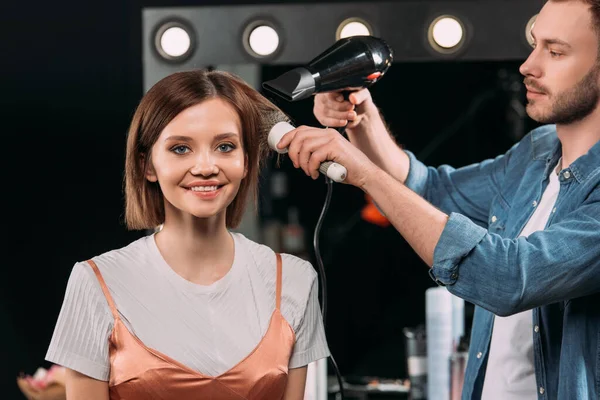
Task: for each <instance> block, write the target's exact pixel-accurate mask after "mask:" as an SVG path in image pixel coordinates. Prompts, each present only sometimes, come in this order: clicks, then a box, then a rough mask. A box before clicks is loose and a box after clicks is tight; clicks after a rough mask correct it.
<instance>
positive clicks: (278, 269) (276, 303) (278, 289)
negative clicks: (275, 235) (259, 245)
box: [275, 253, 282, 310]
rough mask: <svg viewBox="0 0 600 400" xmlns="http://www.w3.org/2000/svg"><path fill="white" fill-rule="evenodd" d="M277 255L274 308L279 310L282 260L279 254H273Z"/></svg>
mask: <svg viewBox="0 0 600 400" xmlns="http://www.w3.org/2000/svg"><path fill="white" fill-rule="evenodd" d="M275 255H276V256H277V286H276V289H275V292H276V295H275V296H276V298H275V308H276V309H278V310H279V307H281V270H282V268H281V267H282V261H281V254H279V253H276V254H275Z"/></svg>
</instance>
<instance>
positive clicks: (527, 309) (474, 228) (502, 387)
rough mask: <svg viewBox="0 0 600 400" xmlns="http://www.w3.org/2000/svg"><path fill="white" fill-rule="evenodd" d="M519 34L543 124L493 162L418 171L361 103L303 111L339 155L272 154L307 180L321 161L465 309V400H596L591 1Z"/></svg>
mask: <svg viewBox="0 0 600 400" xmlns="http://www.w3.org/2000/svg"><path fill="white" fill-rule="evenodd" d="M532 34H533V36H534V38H535V48H534V50H533V51H532V53H531V55H530V56H529V58H528V59H527V60H526V61H525V63H524V64H523V65H522V66H521V68H520V72H521V73H522V74H523V75H524V76H525V79H524V83H525V86H526V88H527V99H528V105H527V112H528V114H529V116H530V117H531V118H533V119H534V120H536V121H538V122H540V123H542V124H546V125H543V126H541V127H540V128H538V129H535V130H534V131H532V132H530V133H529V134H528V135H527V136H526V137H525V138H524V139H523V140H521V141H520V142H519V143H518V144H516V145H515V146H513V147H512V148H511V149H510V150H509V151H508V152H507V153H506V154H504V155H502V156H499V157H497V158H496V159H493V160H486V161H483V162H481V163H479V164H476V165H471V166H467V167H464V168H460V169H456V170H455V169H453V168H450V167H448V166H442V167H439V168H438V169H434V168H428V167H425V166H424V165H423V164H422V163H420V162H419V161H418V160H416V159H415V157H414V155H413V154H412V153H410V152H409V151H404V150H402V149H401V148H399V147H398V146H397V145H396V144H395V142H394V141H393V139H392V138H391V136H390V135H389V134H388V133H387V131H386V128H385V124H384V122H383V121H382V119H381V117H380V115H379V113H378V111H377V108H376V107H375V105H374V104H373V102H372V100H371V97H370V94H369V93H368V91H366V90H362V91H359V92H356V93H353V94H352V95H351V96H350V102H348V101H344V100H343V98H340V96H339V94H327V95H325V94H321V95H318V96H317V97H316V98H315V109H314V111H315V115H316V116H317V118H318V119H319V121H320V122H321V123H322V124H323V125H324V126H330V127H333V126H343V125H344V124H346V122H348V126H347V130H346V131H347V133H348V137H349V139H350V142H351V143H350V142H348V141H346V140H345V139H343V138H342V137H341V136H340V135H339V134H337V132H335V131H334V130H332V129H326V130H322V129H316V128H310V127H299V128H297V129H295V130H294V131H292V132H290V133H288V134H287V135H286V136H284V137H283V138H282V140H281V142H280V144H279V146H280V147H286V146H289V155H290V158H291V160H292V162H293V163H294V165H295V166H296V167H299V168H302V169H303V170H304V171H305V172H306V173H307V174H308V175H310V176H312V177H313V178H315V179H316V177H317V176H318V166H319V164H320V163H321V162H322V161H324V160H332V161H336V162H338V163H340V164H342V165H344V166H346V168H347V169H348V177H347V183H350V184H352V185H355V186H357V187H360V188H361V189H363V190H364V191H365V192H367V193H368V194H369V195H371V197H372V198H373V199H374V201H376V202H377V204H378V206H379V207H380V208H381V210H382V211H383V212H384V213H385V214H386V216H387V218H388V219H389V220H390V221H391V222H392V224H393V225H394V226H395V228H396V229H397V230H398V231H399V232H400V233H401V234H402V235H403V236H404V238H405V239H406V240H407V241H408V243H409V244H410V245H411V246H412V247H413V249H414V250H415V251H416V252H417V254H419V256H420V257H421V258H422V259H423V260H424V261H425V262H426V263H427V265H429V266H430V275H431V276H432V278H433V279H434V280H435V281H436V282H437V283H438V284H440V285H445V286H446V287H447V289H448V290H449V291H450V292H452V293H453V294H455V295H457V296H459V297H462V298H464V299H465V300H467V301H470V302H472V303H474V304H475V305H476V306H477V308H476V311H475V316H474V320H473V331H472V335H471V343H470V349H469V362H468V366H467V371H466V377H465V383H464V387H463V398H465V399H471V398H473V399H479V398H483V399H485V400H487V399H510V400H512V399H533V398H536V397H537V398H539V399H598V398H599V397H600V395H599V390H600V105H599V95H600V61H599V60H600V54H599V47H600V41H599V37H600V0H560V1H559V0H550V1H548V2H547V3H546V4H545V5H544V7H543V8H542V10H541V11H540V13H539V15H538V17H537V20H536V23H535V26H534V28H533V30H532ZM548 124H552V125H548ZM357 148H358V149H357ZM359 149H360V150H359Z"/></svg>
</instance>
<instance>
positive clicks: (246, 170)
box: [243, 154, 248, 178]
mask: <svg viewBox="0 0 600 400" xmlns="http://www.w3.org/2000/svg"><path fill="white" fill-rule="evenodd" d="M246 175H248V154H246V155H244V176H243V177H244V178H245V177H246Z"/></svg>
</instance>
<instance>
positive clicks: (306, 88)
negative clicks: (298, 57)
mask: <svg viewBox="0 0 600 400" xmlns="http://www.w3.org/2000/svg"><path fill="white" fill-rule="evenodd" d="M263 87H264V88H265V89H267V90H269V91H271V92H273V93H275V94H277V95H278V96H281V97H283V98H284V99H286V100H287V101H296V100H302V99H306V98H308V97H310V96H311V95H312V94H313V93H314V91H315V78H314V77H313V75H312V74H311V73H310V71H309V70H307V69H306V68H302V67H299V68H294V69H292V70H291V71H288V72H286V73H285V74H283V75H281V76H279V77H278V78H276V79H273V80H270V81H267V82H264V83H263Z"/></svg>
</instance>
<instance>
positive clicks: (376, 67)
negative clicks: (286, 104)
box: [263, 36, 393, 101]
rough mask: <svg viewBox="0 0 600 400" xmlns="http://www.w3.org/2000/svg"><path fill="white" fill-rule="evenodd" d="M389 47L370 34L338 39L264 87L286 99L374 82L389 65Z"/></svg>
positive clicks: (297, 98)
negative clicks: (303, 63)
mask: <svg viewBox="0 0 600 400" xmlns="http://www.w3.org/2000/svg"><path fill="white" fill-rule="evenodd" d="M392 61H393V55H392V50H391V48H390V47H389V46H388V45H387V44H386V43H385V42H384V41H383V40H382V39H379V38H376V37H373V36H351V37H348V38H344V39H340V40H338V41H337V42H335V44H334V45H333V46H331V47H330V48H328V49H327V50H325V51H324V52H323V53H321V54H320V55H319V56H317V57H316V58H315V59H314V60H312V61H311V62H309V63H308V65H306V66H305V67H298V68H294V69H292V70H290V71H288V72H286V73H285V74H283V75H281V76H279V77H278V78H276V79H273V80H271V81H267V82H264V83H263V87H264V88H265V89H267V90H269V91H271V92H273V93H275V94H277V95H278V96H280V97H283V98H284V99H286V100H288V101H297V100H302V99H306V98H308V97H310V96H311V95H313V94H315V93H323V92H332V91H339V90H347V91H354V90H359V89H362V88H366V87H368V86H370V85H372V84H373V83H375V82H377V81H378V80H379V79H381V77H382V76H383V75H384V74H385V73H386V71H387V70H388V68H389V67H390V66H391V65H392Z"/></svg>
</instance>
